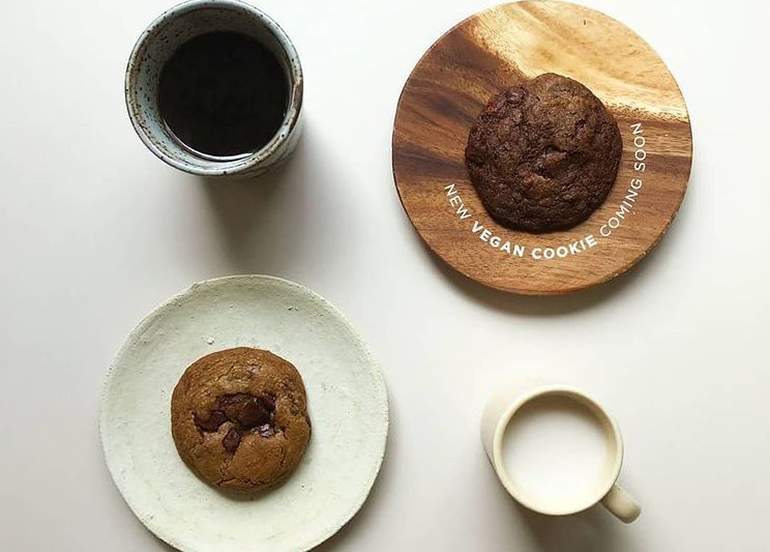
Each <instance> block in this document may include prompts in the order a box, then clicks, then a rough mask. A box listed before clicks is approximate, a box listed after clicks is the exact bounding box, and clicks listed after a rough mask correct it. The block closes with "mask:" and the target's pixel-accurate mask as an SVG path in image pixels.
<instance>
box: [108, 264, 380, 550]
mask: <svg viewBox="0 0 770 552" xmlns="http://www.w3.org/2000/svg"><path fill="white" fill-rule="evenodd" d="M249 280H251V281H262V282H264V281H272V282H273V283H275V284H279V285H284V286H287V287H288V288H293V290H294V291H295V292H298V293H300V294H304V295H307V296H309V297H310V298H311V299H312V300H314V301H316V302H318V303H319V304H320V305H323V306H324V307H325V308H326V309H327V310H328V311H329V312H330V313H332V314H333V315H334V316H335V317H336V318H337V319H338V320H339V321H341V322H342V324H343V325H344V326H345V327H346V328H347V329H348V330H349V332H350V334H351V336H353V338H354V339H355V341H356V343H357V344H358V346H359V347H360V348H361V350H362V351H363V354H364V357H365V358H366V360H367V362H368V368H369V370H370V373H371V375H372V376H373V377H374V378H375V380H376V382H377V385H378V386H379V387H380V388H381V391H382V395H383V396H382V401H383V402H382V405H381V406H382V407H383V412H382V414H383V420H382V421H383V423H384V428H383V439H382V444H381V453H380V454H379V455H378V457H377V461H376V462H375V463H374V464H373V465H372V469H371V472H370V474H369V477H368V480H367V483H366V485H365V486H362V489H361V493H360V496H359V498H358V500H356V501H354V502H353V503H351V508H350V509H349V511H348V513H347V514H346V515H345V516H343V517H341V518H340V520H339V523H338V524H335V525H334V528H333V529H332V530H330V531H328V532H327V533H325V534H322V535H319V536H318V538H316V539H314V540H313V541H311V542H308V543H306V544H303V545H302V547H301V549H302V550H312V549H313V548H315V547H317V546H319V545H320V544H322V543H323V542H325V541H326V540H328V539H329V538H331V537H332V536H334V535H335V534H336V533H337V532H338V531H339V530H340V529H342V528H343V527H344V526H345V525H346V524H347V523H348V522H349V521H350V520H351V519H352V518H353V517H354V516H355V515H356V514H357V513H358V512H359V510H360V509H361V508H362V507H363V505H364V503H365V502H366V500H367V498H368V497H369V494H370V492H371V490H372V487H373V486H374V483H375V481H376V479H377V476H378V474H379V471H380V468H381V467H382V462H383V461H384V458H385V450H386V447H387V438H388V434H389V426H390V413H389V399H388V392H387V385H386V383H385V378H384V375H383V373H382V371H381V369H380V368H379V366H378V364H377V363H376V361H375V360H374V358H373V357H372V355H371V352H370V351H369V348H368V347H367V346H366V343H365V342H364V341H363V339H362V338H361V336H360V335H359V334H358V332H357V331H356V330H355V328H354V327H353V325H352V324H351V323H350V321H349V320H348V319H347V317H346V316H345V315H344V314H343V313H342V312H341V311H340V310H339V309H338V308H337V307H335V306H334V305H333V304H332V303H330V302H329V301H328V300H327V299H326V298H324V297H323V296H321V295H319V294H318V293H316V292H314V291H313V290H311V289H309V288H307V287H305V286H304V285H302V284H299V283H297V282H293V281H291V280H287V279H284V278H280V277H278V276H271V275H267V274H238V275H230V276H222V277H217V278H211V279H208V280H202V281H198V282H194V283H193V284H192V285H190V286H189V287H188V288H186V289H184V290H182V291H180V292H179V293H177V294H176V295H174V296H172V297H170V298H169V299H167V300H166V301H164V302H162V303H160V304H159V305H157V306H156V307H155V308H153V309H152V310H151V311H150V312H149V313H148V314H146V315H145V316H144V317H143V318H142V319H141V321H140V322H139V323H138V324H137V325H136V326H135V327H134V329H133V330H131V332H130V333H129V334H128V336H127V337H126V338H125V340H124V341H123V343H122V345H121V346H120V348H119V349H118V352H117V353H116V354H115V356H114V358H113V360H112V362H111V364H110V367H109V369H108V371H107V373H106V375H105V377H104V381H103V384H102V389H101V393H100V398H99V405H98V412H97V416H98V420H99V440H100V445H101V448H102V454H103V456H104V459H105V463H106V465H107V469H108V471H109V473H110V477H111V479H112V481H113V483H114V484H115V486H116V488H117V489H118V491H119V492H120V495H121V497H122V498H123V500H124V502H125V503H126V504H127V505H128V507H129V509H130V510H131V512H132V513H133V514H134V516H135V517H136V518H137V519H138V520H139V521H140V522H141V523H142V524H143V525H144V526H145V527H146V528H147V529H148V530H149V531H150V532H152V533H153V534H154V535H155V536H156V537H157V538H159V539H160V540H162V541H164V542H165V543H167V544H169V545H170V546H172V547H174V548H175V549H178V550H183V551H185V552H198V550H197V549H196V548H190V547H187V548H184V545H183V543H181V542H180V541H179V540H178V538H176V537H175V536H174V535H173V534H169V532H168V531H167V530H166V529H165V528H164V527H161V526H159V525H158V523H157V522H156V521H155V520H154V519H153V516H152V515H148V514H147V513H144V512H141V511H139V509H138V508H137V507H136V505H135V504H132V503H131V502H130V501H129V499H128V498H127V497H126V496H125V493H124V490H123V489H122V488H121V485H120V482H119V481H118V478H117V477H116V475H115V471H114V470H115V469H116V466H113V465H112V463H111V461H110V455H109V451H108V450H107V445H106V443H105V430H106V425H107V413H106V410H107V409H106V408H105V404H106V400H107V398H108V393H109V389H110V383H111V381H112V379H113V376H114V374H115V371H116V369H117V367H118V364H119V361H120V359H121V358H122V356H123V355H124V354H125V353H126V352H127V351H128V350H129V349H130V348H131V347H132V345H133V344H134V343H135V342H136V340H137V338H138V337H139V336H140V335H141V334H142V332H143V330H145V329H146V328H147V326H148V325H149V324H150V323H151V322H152V321H153V320H154V319H155V318H156V317H157V316H158V315H160V314H161V313H162V312H163V311H165V310H166V309H169V308H170V307H172V306H174V305H176V304H177V303H178V302H179V301H181V300H183V299H185V298H186V297H189V296H190V295H191V294H192V293H194V292H195V291H196V290H198V289H199V288H202V287H206V286H213V285H219V284H224V283H229V282H245V281H249Z"/></svg>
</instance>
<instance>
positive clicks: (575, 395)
mask: <svg viewBox="0 0 770 552" xmlns="http://www.w3.org/2000/svg"><path fill="white" fill-rule="evenodd" d="M547 395H556V396H558V395H565V396H567V397H569V398H571V399H573V400H576V401H577V402H579V403H581V404H584V405H587V406H588V407H589V408H590V409H591V411H592V413H594V414H595V415H596V416H597V417H598V418H599V419H600V421H601V422H602V423H605V422H606V424H607V425H608V426H609V428H610V429H611V431H612V436H613V437H614V439H615V442H616V443H617V446H616V447H615V458H614V459H613V460H614V462H613V465H612V466H611V468H612V469H611V470H610V472H609V473H610V475H609V476H608V477H607V482H606V483H605V484H604V485H603V486H602V488H601V489H602V491H601V493H600V494H599V493H597V495H596V496H592V498H591V501H590V502H589V503H587V504H585V505H582V506H580V507H578V508H573V509H569V510H559V509H550V508H548V507H547V506H546V505H543V504H536V503H534V502H532V501H530V500H528V498H527V496H526V495H525V494H524V493H522V492H521V491H520V490H519V489H518V488H517V487H516V485H515V484H514V483H513V479H512V478H511V477H510V475H509V474H508V471H507V470H506V469H505V464H504V463H503V450H502V448H503V436H504V434H505V430H506V429H507V427H508V424H509V422H510V421H511V418H513V416H514V415H515V414H516V412H518V411H519V410H520V409H521V408H522V407H523V406H524V405H525V404H527V403H528V402H530V401H533V400H534V399H537V398H540V397H544V396H547ZM492 455H493V457H494V466H495V471H496V472H497V476H498V477H499V478H500V481H501V482H502V484H503V486H504V487H505V489H506V490H507V491H508V493H510V495H511V496H513V497H514V498H515V499H516V500H517V501H518V502H520V503H521V504H522V505H524V506H526V507H527V508H529V509H530V510H533V511H535V512H539V513H541V514H546V515H550V516H566V515H571V514H577V513H578V512H582V511H584V510H587V509H588V508H590V507H591V506H593V505H595V504H596V503H598V502H600V501H601V500H602V498H604V497H605V496H606V495H607V493H609V492H610V489H612V486H613V485H614V484H615V482H616V481H617V479H618V476H619V475H620V469H621V467H622V465H623V437H622V436H621V434H620V427H619V426H618V425H617V423H615V420H613V419H612V417H611V416H610V415H609V414H607V412H606V411H605V410H604V408H603V407H602V406H601V405H600V404H599V403H598V402H597V401H596V400H595V399H593V398H592V397H591V396H589V395H587V394H586V393H585V392H583V391H581V390H580V389H577V388H575V387H570V386H565V385H547V386H539V387H536V388H535V389H532V390H531V391H529V392H528V393H526V394H525V395H524V396H523V397H520V398H519V399H517V400H516V402H514V403H513V404H512V405H511V406H509V407H508V409H507V410H506V411H505V413H504V414H503V416H502V417H501V418H500V420H499V421H498V423H497V427H495V433H494V437H493V440H492ZM498 466H499V467H498Z"/></svg>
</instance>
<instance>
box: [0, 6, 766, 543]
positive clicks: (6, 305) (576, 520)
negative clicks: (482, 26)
mask: <svg viewBox="0 0 770 552" xmlns="http://www.w3.org/2000/svg"><path fill="white" fill-rule="evenodd" d="M587 3H588V4H590V5H591V6H593V7H596V8H598V9H601V10H602V11H604V12H605V13H608V14H609V15H612V16H614V17H616V18H618V19H620V20H621V21H623V22H625V23H626V24H628V25H630V26H631V27H632V28H634V29H635V30H636V31H637V32H638V33H639V34H641V35H642V36H643V37H644V38H645V39H647V40H648V41H649V42H650V43H651V44H652V45H653V47H654V48H656V49H657V51H658V52H659V53H660V54H661V55H662V57H663V58H664V59H665V60H666V62H667V63H668V65H669V67H670V69H671V70H672V72H673V73H674V75H675V76H676V78H677V79H678V81H679V84H680V86H681V88H682V91H683V93H684V95H685V98H686V101H687V104H688V107H689V110H690V114H691V117H692V126H693V134H694V141H695V159H694V165H693V172H692V179H691V182H690V189H689V192H688V193H687V197H686V198H685V202H684V205H683V208H682V210H681V212H680V215H679V217H678V218H677V220H676V222H675V223H674V225H673V227H672V228H671V230H670V231H669V233H668V235H667V236H666V238H665V239H664V241H663V242H662V243H661V245H660V246H659V247H658V249H657V250H656V251H655V252H654V253H653V254H652V255H651V256H650V257H649V258H648V259H646V260H645V261H644V262H642V263H641V264H640V265H639V266H638V267H637V268H635V269H634V270H633V271H631V272H630V273H629V274H627V275H625V276H623V277H622V278H620V279H618V280H617V281H616V282H614V283H612V284H610V285H605V286H603V287H600V288H598V289H595V290H591V291H588V292H585V293H581V294H577V295H572V296H567V297H557V298H526V297H516V296H510V295H505V294H501V293H498V292H495V291H491V290H489V289H486V288H482V287H481V286H479V285H476V284H474V283H472V282H470V281H468V280H465V279H464V278H462V277H460V276H458V275H456V274H454V273H453V272H452V271H451V270H449V269H448V268H446V267H445V266H444V265H443V264H442V263H441V262H440V261H438V260H436V259H435V258H433V257H432V256H431V255H430V254H429V253H428V251H427V250H426V249H425V248H424V247H423V246H422V245H421V242H420V240H419V239H418V237H417V235H416V234H415V232H414V231H413V230H412V227H411V225H410V223H409V221H408V220H407V218H406V216H405V214H404V212H403V210H402V208H401V205H400V204H399V200H398V196H397V194H396V192H395V189H394V186H393V180H392V175H391V160H390V136H391V125H392V121H393V116H394V112H395V105H396V100H397V98H398V95H399V92H400V90H401V86H402V84H403V82H404V80H405V79H406V77H407V75H408V74H409V71H410V70H411V69H412V67H413V65H414V63H415V62H416V61H417V59H418V58H419V57H420V55H421V54H422V52H423V51H424V50H425V49H426V48H427V47H428V46H429V45H430V44H431V43H432V42H433V41H434V40H435V39H436V38H437V37H438V36H439V35H440V34H441V33H442V32H443V31H445V30H446V29H448V28H449V27H450V26H452V25H453V24H454V23H456V22H458V21H459V20H461V19H462V18H463V17H465V16H467V15H470V14H471V13H473V12H475V11H478V10H479V9H481V8H484V7H486V6H488V5H492V2H488V1H482V0H475V1H472V0H441V1H432V2H427V1H416V0H414V1H403V0H399V1H390V2H363V1H362V2H358V3H356V2H352V1H351V2H343V1H341V0H329V1H315V2H307V1H300V0H294V1H288V0H263V1H260V3H259V6H260V7H261V8H263V9H265V11H267V12H268V13H269V14H271V15H272V16H273V17H275V18H276V19H277V20H278V21H279V22H280V24H281V25H282V26H283V27H284V28H285V29H286V31H287V32H288V33H289V35H290V36H291V37H292V39H293V40H294V41H295V43H296V46H297V48H298V50H299V52H300V56H301V59H302V63H303V65H304V68H305V71H306V78H307V81H306V89H305V91H306V103H305V109H306V116H307V119H306V122H307V126H306V133H305V135H304V137H303V141H302V143H301V145H300V148H299V150H298V152H297V155H296V157H295V158H294V160H293V161H292V162H291V163H290V165H288V166H287V167H286V168H285V169H284V170H282V171H280V172H279V173H276V174H274V175H271V176H269V177H267V178H264V179H262V180H261V181H258V182H251V183H249V182H245V183H244V182H242V183H235V184H232V183H231V184H219V183H209V182H204V181H202V180H201V179H199V178H196V177H193V176H189V175H186V174H183V173H180V172H177V171H175V170H173V169H171V168H169V167H167V166H166V165H164V164H163V163H161V162H160V161H159V160H157V159H156V158H155V157H154V156H152V155H151V154H150V153H149V152H148V151H147V150H146V149H145V148H144V146H143V145H142V144H141V142H140V141H139V140H138V138H137V137H136V136H135V135H134V131H133V130H132V128H131V125H130V124H129V121H128V118H127V116H126V113H125V107H124V102H123V71H124V68H125V62H126V59H127V56H128V54H129V51H130V49H131V47H132V45H133V43H134V40H135V39H136V37H137V36H138V34H139V33H140V31H141V30H142V29H143V28H144V27H145V26H146V24H147V23H149V21H150V20H151V19H153V18H154V17H155V16H156V15H158V14H159V13H160V12H161V11H163V9H164V8H166V7H168V5H169V2H166V1H157V0H134V1H132V2H115V1H106V0H105V1H102V2H98V1H96V0H79V1H78V2H53V1H38V2H3V3H2V5H1V6H0V69H2V85H0V115H1V116H0V123H1V124H2V135H1V136H0V140H1V141H2V142H0V160H2V163H0V167H1V168H2V172H1V173H0V186H1V189H2V196H1V197H0V252H1V253H0V266H1V267H2V268H0V283H2V286H0V313H1V314H2V316H0V321H1V322H0V351H2V357H3V362H2V368H0V393H2V398H1V399H0V444H1V445H0V446H1V450H0V474H2V482H0V550H4V551H8V552H16V551H26V550H32V551H38V550H39V551H53V550H55V551H78V552H83V551H101V550H110V551H115V552H122V551H126V552H128V551H136V550H165V549H166V547H165V546H164V545H163V544H161V543H160V542H158V541H157V540H155V538H154V537H153V536H152V535H151V534H150V533H148V532H147V531H145V529H144V528H143V527H142V526H141V525H140V524H139V523H138V522H137V521H136V520H135V519H134V517H133V516H132V514H131V512H130V511H129V509H128V508H127V507H126V505H125V504H124V503H123V501H122V500H121V497H120V495H119V494H118V492H117V490H116V488H115V487H114V486H113V484H112V482H111V480H110V478H109V475H108V473H107V470H106V468H105V466H104V463H103V460H102V454H101V449H100V446H99V439H98V432H97V425H96V410H97V404H98V397H99V392H100V387H101V383H102V378H103V376H104V374H105V371H106V370H107V367H108V366H109V364H110V361H111V359H112V357H113V354H114V353H115V351H116V350H117V348H118V347H119V346H120V344H121V343H122V341H123V339H124V337H125V336H126V334H127V333H128V332H129V331H130V330H131V329H132V328H133V326H134V325H135V324H136V323H137V322H138V321H139V320H140V319H141V318H142V317H143V316H144V315H145V314H146V313H147V312H148V311H149V310H150V309H151V308H152V307H153V306H155V305H156V304H158V303H160V302H162V301H163V300H165V299H166V298H167V297H169V296H170V295H172V294H174V293H176V292H177V291H179V290H181V289H183V288H185V287H187V286H188V285H189V284H190V283H192V282H194V281H197V280H202V279H206V278H210V277H214V276H222V275H227V274H235V273H267V274H274V275H279V276H283V277H286V278H289V279H292V280H296V281H299V282H301V283H304V284H306V285H308V286H309V287H311V288H313V289H315V290H316V291H318V292H319V293H321V294H322V295H324V296H326V297H327V298H328V299H329V300H331V301H332V302H333V303H335V304H336V305H337V306H338V307H339V308H340V309H342V310H343V312H345V313H346V314H347V315H348V317H349V318H350V319H351V321H352V322H353V323H354V325H355V326H356V327H357V328H358V329H359V331H360V332H361V334H362V335H363V336H364V337H365V339H366V340H367V341H368V343H369V344H370V347H371V349H372V351H373V353H374V355H375V356H376V358H377V359H378V360H379V361H380V363H381V365H382V367H383V370H384V372H385V374H386V378H387V381H388V384H389V389H390V394H391V408H392V420H393V423H392V430H391V434H390V439H389V446H388V453H387V457H386V460H385V464H384V467H383V470H382V472H381V474H380V477H379V479H378V481H377V483H376V485H375V488H374V491H373V493H372V495H371V497H370V500H369V501H368V503H367V505H366V506H365V507H364V509H363V510H362V511H361V513H360V514H359V515H358V516H357V517H356V518H355V519H354V520H353V522H351V523H350V524H349V525H348V526H347V527H346V528H345V529H344V530H343V531H342V532H341V533H340V534H339V535H338V536H337V537H336V538H335V539H333V540H332V541H330V543H328V544H327V545H325V546H324V547H322V550H335V551H353V550H355V551H359V550H367V551H373V552H374V551H383V552H390V551H393V550H441V551H449V550H453V551H476V550H479V551H508V550H515V551H558V552H563V551H570V550H577V551H605V550H606V551H624V552H625V551H642V550H644V551H648V550H649V551H655V552H670V551H726V550H730V551H733V550H735V551H742V552H745V551H765V550H768V546H770V544H768V543H770V523H768V521H767V520H768V516H770V473H768V471H769V470H770V363H769V362H768V350H769V349H768V343H770V340H769V338H770V336H768V328H769V327H770V314H769V313H768V310H769V307H770V291H768V285H767V279H768V277H769V276H770V261H768V254H769V253H770V232H769V231H768V222H770V215H768V213H767V212H766V210H767V206H768V204H769V203H770V192H768V186H769V185H770V170H769V169H768V167H769V166H770V165H768V164H767V160H768V157H769V154H768V146H767V144H768V140H769V139H770V128H769V127H770V107H769V106H770V100H769V99H768V88H769V87H768V85H769V84H770V81H769V80H768V76H767V59H766V55H764V54H766V53H767V51H768V50H767V42H766V41H767V28H766V22H767V20H768V18H770V8H768V4H767V3H760V2H756V3H753V2H752V3H748V2H744V3H741V2H732V3H729V4H725V3H716V4H715V3H710V2H697V3H695V2H692V3H679V2H671V1H652V0H649V1H646V2H622V3H620V2H612V1H610V0H602V1H598V0H590V1H588V0H587ZM712 4H714V5H712ZM763 52H764V54H763ZM533 375H535V376H541V377H543V378H546V379H551V380H557V381H564V382H567V383H572V384H576V385H579V386H581V387H583V388H584V389H586V390H587V391H589V392H591V393H593V394H594V395H595V396H596V397H597V398H599V399H600V400H601V401H603V402H604V404H605V405H606V406H607V408H608V409H609V410H610V412H611V413H613V414H614V416H615V417H616V418H617V420H618V422H619V423H620V425H621V427H622V429H623V432H624V435H625V440H626V462H625V468H624V471H623V474H622V476H621V481H622V482H623V484H624V485H625V486H626V487H627V488H628V489H629V490H631V491H632V492H633V493H634V494H636V496H637V497H638V498H639V500H640V501H641V503H642V505H643V507H644V511H643V513H642V516H641V518H640V519H639V520H638V521H637V522H636V523H635V524H633V525H631V526H623V525H622V524H620V523H618V522H616V521H615V520H614V519H612V518H611V517H610V516H609V515H608V514H607V513H606V512H604V511H601V510H599V509H594V510H592V511H589V512H588V513H585V514H583V515H579V516H574V517H571V518H564V519H548V518H542V517H539V516H536V515H533V514H528V513H526V512H525V511H523V510H521V509H519V508H518V507H516V506H515V505H514V503H513V502H512V500H511V499H510V498H509V497H508V496H507V495H506V494H505V493H504V491H503V490H502V488H501V487H499V485H498V484H497V481H496V479H495V477H494V475H493V473H492V471H491V469H490V467H489V465H488V463H487V460H486V458H485V456H484V453H483V452H482V448H481V445H480V442H479V435H478V422H479V415H480V411H481V407H482V404H483V403H484V400H485V398H486V396H487V394H488V393H489V391H490V389H492V388H493V387H494V386H495V385H496V384H498V383H499V382H500V381H504V380H506V379H510V378H522V377H529V376H533Z"/></svg>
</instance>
